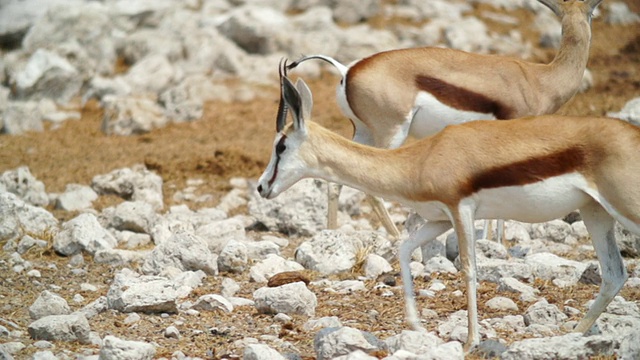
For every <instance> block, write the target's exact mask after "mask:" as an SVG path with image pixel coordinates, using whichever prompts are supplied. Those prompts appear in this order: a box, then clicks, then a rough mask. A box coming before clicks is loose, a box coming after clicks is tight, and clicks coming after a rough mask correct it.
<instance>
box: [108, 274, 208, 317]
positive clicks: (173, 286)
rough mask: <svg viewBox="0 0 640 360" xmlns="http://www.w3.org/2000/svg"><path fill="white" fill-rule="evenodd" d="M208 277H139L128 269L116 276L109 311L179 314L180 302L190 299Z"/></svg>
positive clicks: (203, 275)
mask: <svg viewBox="0 0 640 360" xmlns="http://www.w3.org/2000/svg"><path fill="white" fill-rule="evenodd" d="M204 277H206V275H205V274H204V272H202V271H197V272H191V271H187V272H182V273H180V274H179V275H178V276H177V277H175V278H173V279H168V278H166V277H161V276H150V275H139V274H136V273H134V272H133V271H131V270H129V269H127V268H124V269H122V270H120V271H119V272H117V273H116V275H115V277H114V280H113V283H112V284H111V287H110V288H109V291H108V293H107V302H108V304H109V308H111V309H115V310H118V311H122V312H148V313H162V312H166V313H175V312H177V311H178V304H177V301H178V300H179V299H181V298H183V297H186V296H187V295H189V293H190V292H191V291H192V290H193V289H194V288H195V287H197V286H199V285H200V283H201V281H202V279H203V278H204Z"/></svg>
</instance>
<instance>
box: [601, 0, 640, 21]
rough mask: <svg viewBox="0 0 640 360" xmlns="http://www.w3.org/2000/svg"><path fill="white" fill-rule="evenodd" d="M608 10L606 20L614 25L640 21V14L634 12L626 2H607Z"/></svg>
mask: <svg viewBox="0 0 640 360" xmlns="http://www.w3.org/2000/svg"><path fill="white" fill-rule="evenodd" d="M607 8H608V10H609V11H608V12H607V15H606V17H605V21H606V22H607V23H609V24H614V25H630V24H636V23H640V15H638V14H636V13H634V12H632V11H631V10H630V9H629V6H627V4H626V3H624V2H622V1H615V2H611V3H608V4H607Z"/></svg>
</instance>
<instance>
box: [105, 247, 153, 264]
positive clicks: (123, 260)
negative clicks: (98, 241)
mask: <svg viewBox="0 0 640 360" xmlns="http://www.w3.org/2000/svg"><path fill="white" fill-rule="evenodd" d="M149 253H150V252H149V251H133V250H122V249H107V250H98V251H96V253H95V254H94V255H93V261H95V262H97V263H99V264H108V265H111V266H114V267H124V266H130V265H139V264H141V263H142V262H143V261H144V260H145V259H146V258H147V256H148V255H149Z"/></svg>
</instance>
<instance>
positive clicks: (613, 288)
mask: <svg viewBox="0 0 640 360" xmlns="http://www.w3.org/2000/svg"><path fill="white" fill-rule="evenodd" d="M282 74H283V71H282V69H281V83H282V85H281V87H282V91H281V106H280V109H281V111H279V114H278V121H277V134H276V137H275V140H274V147H273V153H272V155H271V159H270V161H269V164H268V165H267V168H266V169H265V171H264V173H263V174H262V176H261V177H260V179H259V180H258V187H257V191H258V192H259V193H260V195H261V196H262V197H264V198H267V199H272V198H274V197H276V196H278V194H280V193H282V192H283V191H285V190H287V189H288V188H289V187H291V186H292V185H293V184H294V183H296V182H297V181H299V180H300V179H302V178H307V177H314V178H321V179H324V180H326V181H332V182H335V183H339V184H343V185H347V186H351V187H354V188H356V189H358V190H361V191H364V192H366V193H368V194H373V195H376V196H382V197H385V198H388V199H391V200H393V201H398V202H399V203H402V204H404V205H406V206H408V207H411V208H413V209H414V210H415V211H416V212H417V213H418V214H419V215H420V216H422V217H423V218H424V219H425V220H427V221H426V223H425V224H424V225H422V227H421V228H419V229H418V230H416V231H414V232H413V233H412V234H411V235H410V237H409V238H408V239H407V240H406V241H404V242H403V243H402V244H401V245H400V250H399V253H398V256H399V260H400V268H401V274H402V281H403V289H404V296H405V306H406V320H407V321H408V323H409V324H410V325H411V327H412V328H413V329H416V330H419V329H421V328H422V327H421V325H420V319H419V318H418V313H417V310H416V302H415V298H414V294H413V284H412V278H411V271H410V268H409V263H410V261H411V253H412V252H413V250H415V249H416V248H417V247H419V246H422V245H424V244H426V243H427V242H428V241H431V240H432V239H434V238H435V237H436V236H438V235H440V234H442V233H444V232H445V231H447V230H449V229H450V228H451V227H453V229H454V230H455V232H456V234H457V235H458V240H459V246H460V263H461V265H462V271H463V274H464V279H465V283H466V289H467V292H466V296H467V302H468V303H467V306H468V329H469V331H468V334H469V335H468V339H467V343H466V344H465V349H466V350H467V351H468V350H470V348H471V347H473V346H475V345H477V344H478V343H479V340H480V334H479V328H478V311H477V300H476V296H477V295H476V259H475V238H474V235H475V234H474V226H473V223H474V220H475V219H504V218H511V219H514V220H517V221H523V222H544V221H549V220H551V219H556V218H558V217H561V216H563V215H565V214H566V213H568V212H570V211H573V210H575V209H579V210H580V213H581V215H582V218H583V220H584V223H585V225H586V227H587V229H588V231H589V233H590V235H591V238H592V241H593V246H594V248H595V252H596V254H597V257H598V261H599V262H600V269H601V271H602V284H601V286H600V291H599V293H598V295H597V297H596V299H595V302H594V303H593V305H591V308H590V309H589V311H588V312H587V314H586V315H585V317H584V318H583V319H582V320H581V321H580V323H579V324H578V325H577V326H576V328H575V331H579V332H586V331H587V330H589V329H590V327H591V326H592V324H593V323H594V322H595V320H596V319H597V318H598V316H599V315H600V314H601V313H602V312H603V310H604V309H605V308H606V306H607V304H609V302H610V301H611V300H612V299H613V297H614V296H615V295H616V294H617V293H618V292H619V291H620V289H621V288H622V286H623V284H624V282H625V281H626V279H627V273H626V270H625V267H624V264H623V262H622V257H621V255H620V251H619V249H618V247H617V245H616V241H615V238H614V230H613V226H614V220H617V221H619V222H620V223H621V224H622V225H623V226H625V227H626V228H627V229H628V230H630V231H632V232H634V233H636V234H639V235H640V128H637V127H634V126H633V125H630V124H628V123H625V122H623V121H620V120H615V119H606V118H595V117H584V118H578V117H565V116H559V115H544V116H539V117H528V118H523V119H518V120H505V121H482V120H480V121H472V122H468V123H464V124H459V125H451V126H447V127H446V128H445V129H444V130H442V131H441V132H439V133H437V134H435V135H433V136H430V137H426V138H423V139H421V140H418V141H416V142H412V143H411V144H408V145H405V146H403V147H400V148H397V149H380V148H375V147H371V146H367V145H362V144H358V143H356V142H353V141H350V140H349V139H346V138H344V137H342V136H340V135H337V134H335V133H333V132H331V131H329V130H327V129H325V128H323V127H322V126H320V125H317V124H316V123H313V122H311V121H309V120H310V119H311V108H312V105H313V100H312V96H311V91H310V90H309V88H308V87H307V86H306V84H305V83H304V81H302V80H298V82H297V83H296V85H295V86H294V85H293V84H292V83H291V81H290V80H289V79H288V78H287V77H286V75H282ZM288 109H290V110H291V112H292V113H293V124H289V125H287V126H285V117H286V113H287V110H288Z"/></svg>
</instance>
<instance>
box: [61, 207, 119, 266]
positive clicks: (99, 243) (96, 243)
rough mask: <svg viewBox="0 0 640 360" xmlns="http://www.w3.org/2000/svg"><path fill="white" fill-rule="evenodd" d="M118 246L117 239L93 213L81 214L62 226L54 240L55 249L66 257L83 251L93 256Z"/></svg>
mask: <svg viewBox="0 0 640 360" xmlns="http://www.w3.org/2000/svg"><path fill="white" fill-rule="evenodd" d="M117 244H118V242H117V240H116V238H115V237H114V236H113V235H111V233H110V232H108V231H107V230H106V229H105V228H103V227H102V225H100V223H99V222H98V219H97V218H96V216H95V215H93V214H91V213H83V214H80V215H78V216H76V217H75V218H73V219H71V220H69V221H67V222H66V223H64V224H62V228H61V230H60V232H59V233H58V234H56V235H55V237H54V238H53V248H54V249H55V251H56V252H58V253H60V254H62V255H65V256H71V255H74V254H77V253H79V252H81V251H86V252H88V253H89V254H92V255H93V254H95V253H96V252H98V251H100V250H109V249H112V248H114V247H115V246H116V245H117Z"/></svg>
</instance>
